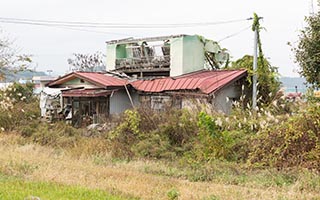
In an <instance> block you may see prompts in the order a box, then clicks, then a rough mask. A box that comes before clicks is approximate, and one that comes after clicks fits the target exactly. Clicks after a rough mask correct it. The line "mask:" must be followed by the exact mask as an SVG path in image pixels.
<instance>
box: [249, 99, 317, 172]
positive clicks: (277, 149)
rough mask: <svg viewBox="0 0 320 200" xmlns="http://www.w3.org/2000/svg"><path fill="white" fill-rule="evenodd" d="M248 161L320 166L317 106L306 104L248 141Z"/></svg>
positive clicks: (256, 164) (308, 166) (289, 165)
mask: <svg viewBox="0 0 320 200" xmlns="http://www.w3.org/2000/svg"><path fill="white" fill-rule="evenodd" d="M252 145H253V147H252V150H251V153H250V157H249V163H250V164H252V165H253V166H271V167H277V168H288V167H297V166H299V167H304V168H309V169H315V170H318V171H319V169H320V108H319V104H310V105H309V106H308V107H307V108H306V109H304V110H300V111H299V112H298V113H296V114H295V115H293V116H291V117H290V118H289V119H287V120H283V121H282V123H279V124H275V125H274V126H273V127H269V128H268V129H265V130H262V131H260V133H259V135H258V136H257V137H256V138H254V139H253V140H252Z"/></svg>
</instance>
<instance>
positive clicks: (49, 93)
mask: <svg viewBox="0 0 320 200" xmlns="http://www.w3.org/2000/svg"><path fill="white" fill-rule="evenodd" d="M61 89H62V88H48V87H45V88H43V89H42V91H41V92H40V109H41V117H45V116H46V112H47V109H51V108H52V102H53V101H58V102H59V104H60V97H61Z"/></svg>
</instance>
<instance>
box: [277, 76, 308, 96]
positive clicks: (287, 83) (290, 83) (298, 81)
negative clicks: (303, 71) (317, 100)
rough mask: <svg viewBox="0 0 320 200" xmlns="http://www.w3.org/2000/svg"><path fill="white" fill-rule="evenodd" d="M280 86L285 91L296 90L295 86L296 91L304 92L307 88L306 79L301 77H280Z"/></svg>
mask: <svg viewBox="0 0 320 200" xmlns="http://www.w3.org/2000/svg"><path fill="white" fill-rule="evenodd" d="M280 81H281V82H282V87H284V88H285V92H286V93H289V92H296V89H295V86H297V90H298V92H302V93H305V92H306V90H307V86H306V84H305V83H306V79H305V78H302V77H281V78H280Z"/></svg>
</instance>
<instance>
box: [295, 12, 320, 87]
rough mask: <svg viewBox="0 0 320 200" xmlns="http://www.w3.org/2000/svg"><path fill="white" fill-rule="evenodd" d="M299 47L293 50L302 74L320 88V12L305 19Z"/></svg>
mask: <svg viewBox="0 0 320 200" xmlns="http://www.w3.org/2000/svg"><path fill="white" fill-rule="evenodd" d="M305 21H306V22H307V26H306V27H305V28H304V29H303V30H301V33H300V35H299V43H298V46H297V47H295V48H293V52H294V53H295V58H296V61H297V63H298V64H299V65H300V68H301V69H300V74H301V75H302V76H304V77H305V78H306V80H307V82H308V83H310V84H311V85H313V86H314V87H317V88H319V87H320V11H319V12H318V13H316V14H313V15H311V16H309V17H306V18H305Z"/></svg>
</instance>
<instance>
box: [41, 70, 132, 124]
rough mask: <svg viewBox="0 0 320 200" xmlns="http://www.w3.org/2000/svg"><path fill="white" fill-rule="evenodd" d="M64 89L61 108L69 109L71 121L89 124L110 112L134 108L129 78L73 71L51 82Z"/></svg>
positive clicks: (49, 85)
mask: <svg viewBox="0 0 320 200" xmlns="http://www.w3.org/2000/svg"><path fill="white" fill-rule="evenodd" d="M47 86H48V87H51V88H61V97H62V106H61V107H62V108H65V109H70V111H69V113H70V114H69V117H68V115H67V114H66V113H63V116H62V117H63V118H65V119H66V118H67V119H70V120H71V121H72V124H90V123H98V122H100V121H103V120H104V119H105V118H107V117H108V116H109V115H113V114H119V113H122V112H123V111H125V110H126V109H129V108H132V105H133V103H134V102H133V101H136V96H135V94H132V95H131V94H130V93H129V90H128V88H127V80H126V79H123V78H119V77H117V76H114V75H112V74H109V73H98V72H72V73H70V74H67V75H65V76H62V77H60V78H58V79H56V80H54V81H52V82H50V83H49V84H47Z"/></svg>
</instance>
